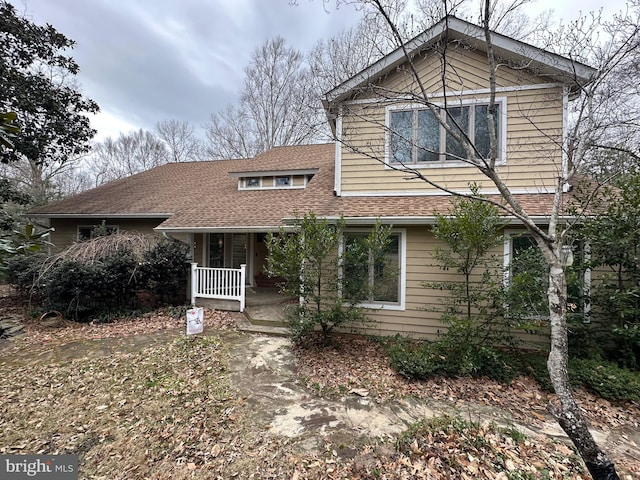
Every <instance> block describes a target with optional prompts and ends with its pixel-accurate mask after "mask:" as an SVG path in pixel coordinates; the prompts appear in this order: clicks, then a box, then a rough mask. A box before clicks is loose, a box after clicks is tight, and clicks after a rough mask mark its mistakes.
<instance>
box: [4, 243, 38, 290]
mask: <svg viewBox="0 0 640 480" xmlns="http://www.w3.org/2000/svg"><path fill="white" fill-rule="evenodd" d="M46 259H47V255H46V254H44V253H36V254H33V255H18V256H15V257H13V258H10V259H8V260H7V281H8V282H9V283H10V284H11V285H13V286H14V287H16V289H17V290H18V292H20V293H21V294H23V295H29V294H30V293H32V287H33V286H34V283H35V282H36V281H37V280H38V277H39V276H40V268H41V267H42V264H43V263H44V261H45V260H46Z"/></svg>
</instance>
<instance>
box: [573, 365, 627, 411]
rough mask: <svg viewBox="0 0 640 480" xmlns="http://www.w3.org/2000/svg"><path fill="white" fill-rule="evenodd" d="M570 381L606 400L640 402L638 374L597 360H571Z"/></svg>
mask: <svg viewBox="0 0 640 480" xmlns="http://www.w3.org/2000/svg"><path fill="white" fill-rule="evenodd" d="M569 376H570V377H571V378H572V381H573V382H575V383H579V384H582V385H584V387H586V388H587V389H589V390H591V391H592V392H594V393H596V394H597V395H599V396H600V397H602V398H605V399H607V400H614V401H619V400H631V401H634V402H638V401H640V373H638V372H633V371H631V370H628V369H626V368H620V367H618V366H617V365H616V364H615V363H611V362H604V361H602V360H597V359H573V360H571V361H570V362H569Z"/></svg>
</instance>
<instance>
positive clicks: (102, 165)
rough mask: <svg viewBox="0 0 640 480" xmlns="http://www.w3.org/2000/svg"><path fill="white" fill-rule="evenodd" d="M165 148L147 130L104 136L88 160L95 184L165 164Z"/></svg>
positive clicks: (166, 156) (88, 167)
mask: <svg viewBox="0 0 640 480" xmlns="http://www.w3.org/2000/svg"><path fill="white" fill-rule="evenodd" d="M167 161H168V154H167V149H166V146H165V144H164V142H162V141H161V140H160V139H158V138H157V137H156V136H155V135H154V134H153V133H151V132H149V131H146V130H142V129H140V130H138V131H132V132H130V133H128V134H125V133H121V134H120V136H119V137H118V138H117V139H115V140H114V139H113V138H111V137H107V138H106V139H105V140H104V141H102V142H100V143H97V144H95V145H94V147H93V153H92V155H91V156H90V157H89V158H88V159H87V169H88V171H89V172H91V176H92V177H93V179H94V181H93V184H94V186H98V185H101V184H103V183H106V182H110V181H112V180H116V179H119V178H124V177H127V176H129V175H133V174H135V173H139V172H142V171H144V170H148V169H150V168H153V167H157V166H158V165H162V164H164V163H167Z"/></svg>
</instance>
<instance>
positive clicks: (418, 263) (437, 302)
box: [363, 225, 548, 348]
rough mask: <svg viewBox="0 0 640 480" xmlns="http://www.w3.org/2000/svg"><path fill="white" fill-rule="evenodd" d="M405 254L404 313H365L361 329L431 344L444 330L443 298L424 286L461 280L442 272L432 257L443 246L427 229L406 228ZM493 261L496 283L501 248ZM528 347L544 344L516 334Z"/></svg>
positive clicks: (477, 277)
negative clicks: (441, 317)
mask: <svg viewBox="0 0 640 480" xmlns="http://www.w3.org/2000/svg"><path fill="white" fill-rule="evenodd" d="M406 234H407V252H406V259H407V265H406V304H405V310H404V311H398V310H385V309H380V310H375V311H371V310H370V311H368V312H367V317H368V318H369V319H371V320H372V322H371V323H370V324H369V325H367V327H366V328H365V329H363V330H364V331H365V332H366V333H369V334H375V335H395V334H398V333H399V334H401V335H406V336H409V337H413V338H426V339H429V340H435V339H436V338H437V337H438V335H440V334H443V333H446V331H447V326H446V325H444V324H442V322H441V321H440V315H441V312H442V306H443V303H442V299H443V296H444V295H446V294H447V293H446V292H443V291H442V290H439V289H433V288H426V287H424V286H423V284H424V283H425V282H427V283H434V282H443V281H462V280H463V277H462V276H461V275H460V274H458V273H456V272H454V271H452V270H447V271H445V270H443V269H442V268H440V265H439V264H438V262H437V261H436V259H435V257H434V253H435V250H436V248H437V247H444V243H442V242H440V241H439V240H436V238H435V237H434V236H433V234H432V233H431V228H430V227H428V226H426V225H425V226H420V227H415V226H413V227H407V228H406ZM493 254H494V255H495V259H496V270H497V272H496V273H497V275H498V279H500V278H501V275H500V274H501V272H502V261H503V257H502V256H503V246H502V244H500V245H498V246H497V247H496V248H495V251H494V252H493ZM480 274H481V273H480V270H478V272H477V273H476V274H475V275H474V276H473V277H472V281H480ZM518 335H519V337H520V338H522V340H523V341H524V342H526V345H527V346H528V347H536V348H544V347H545V345H546V344H547V343H548V340H547V339H546V338H545V337H544V336H539V335H531V334H527V333H525V332H518Z"/></svg>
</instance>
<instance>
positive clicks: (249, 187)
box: [242, 177, 262, 190]
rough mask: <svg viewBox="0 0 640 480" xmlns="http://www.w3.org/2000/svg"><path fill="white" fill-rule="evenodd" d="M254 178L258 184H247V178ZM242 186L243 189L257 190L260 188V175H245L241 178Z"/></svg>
mask: <svg viewBox="0 0 640 480" xmlns="http://www.w3.org/2000/svg"><path fill="white" fill-rule="evenodd" d="M254 178H255V179H257V180H258V185H257V186H256V185H249V180H252V179H254ZM242 187H243V189H245V190H259V189H260V188H262V177H245V178H243V179H242Z"/></svg>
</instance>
